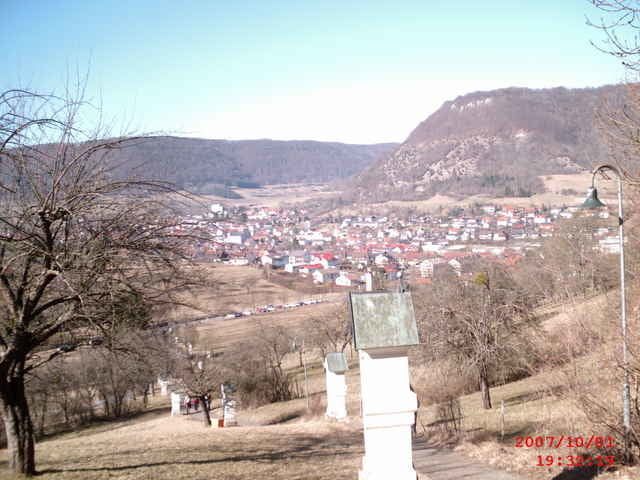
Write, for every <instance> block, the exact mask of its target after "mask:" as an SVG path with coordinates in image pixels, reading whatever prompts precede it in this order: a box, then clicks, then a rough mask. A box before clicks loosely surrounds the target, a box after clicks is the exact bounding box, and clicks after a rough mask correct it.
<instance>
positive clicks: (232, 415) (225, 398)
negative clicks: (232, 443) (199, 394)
mask: <svg viewBox="0 0 640 480" xmlns="http://www.w3.org/2000/svg"><path fill="white" fill-rule="evenodd" d="M233 391H234V390H232V389H230V388H229V387H228V386H225V385H224V384H223V385H220V393H221V396H222V418H223V423H224V426H225V427H232V426H234V425H237V424H238V422H237V421H236V401H235V400H234V399H233V398H231V394H232V392H233Z"/></svg>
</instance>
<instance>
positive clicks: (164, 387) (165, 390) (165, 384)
mask: <svg viewBox="0 0 640 480" xmlns="http://www.w3.org/2000/svg"><path fill="white" fill-rule="evenodd" d="M158 385H159V386H160V395H162V396H164V397H166V396H167V395H169V381H168V380H165V379H163V378H158Z"/></svg>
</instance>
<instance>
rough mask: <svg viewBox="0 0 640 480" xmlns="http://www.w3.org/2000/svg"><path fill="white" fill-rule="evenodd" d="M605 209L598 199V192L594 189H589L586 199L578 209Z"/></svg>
mask: <svg viewBox="0 0 640 480" xmlns="http://www.w3.org/2000/svg"><path fill="white" fill-rule="evenodd" d="M600 207H606V205H605V204H604V203H602V202H601V201H600V199H599V198H598V190H597V189H596V187H589V190H588V191H587V198H585V199H584V202H582V205H580V208H600Z"/></svg>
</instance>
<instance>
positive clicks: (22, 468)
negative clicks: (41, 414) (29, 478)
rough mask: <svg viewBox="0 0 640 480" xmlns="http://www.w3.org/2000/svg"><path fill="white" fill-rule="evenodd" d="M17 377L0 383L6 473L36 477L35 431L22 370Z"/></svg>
mask: <svg viewBox="0 0 640 480" xmlns="http://www.w3.org/2000/svg"><path fill="white" fill-rule="evenodd" d="M16 370H17V371H18V372H17V373H18V375H17V376H15V377H7V376H5V375H3V377H4V378H2V379H0V406H1V408H2V420H3V421H4V428H5V431H6V435H7V448H8V450H9V469H11V470H12V471H13V472H14V473H22V474H25V475H35V473H36V462H35V450H34V431H33V423H32V422H31V415H30V414H29V404H28V403H27V397H26V395H25V391H24V377H23V376H22V368H16Z"/></svg>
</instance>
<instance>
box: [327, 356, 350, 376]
mask: <svg viewBox="0 0 640 480" xmlns="http://www.w3.org/2000/svg"><path fill="white" fill-rule="evenodd" d="M327 368H328V369H329V371H330V372H333V373H344V372H346V371H347V370H349V366H348V365H347V359H346V357H345V356H344V353H341V352H332V353H327Z"/></svg>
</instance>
